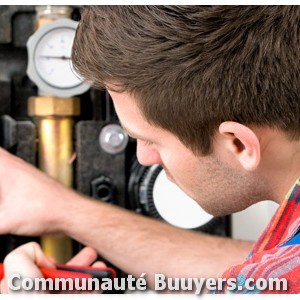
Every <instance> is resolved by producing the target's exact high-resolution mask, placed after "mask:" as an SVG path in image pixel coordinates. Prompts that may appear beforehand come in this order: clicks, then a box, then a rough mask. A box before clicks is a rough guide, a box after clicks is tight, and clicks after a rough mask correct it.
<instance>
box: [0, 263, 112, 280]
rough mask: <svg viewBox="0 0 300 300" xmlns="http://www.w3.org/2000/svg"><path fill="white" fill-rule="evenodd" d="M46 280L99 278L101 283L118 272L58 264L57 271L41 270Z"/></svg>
mask: <svg viewBox="0 0 300 300" xmlns="http://www.w3.org/2000/svg"><path fill="white" fill-rule="evenodd" d="M40 270H41V273H42V274H43V276H44V278H51V279H55V278H65V279H67V278H71V279H75V278H80V279H82V278H97V279H99V281H101V280H102V279H104V278H110V279H114V278H116V271H115V270H114V269H113V268H93V267H82V266H69V265H61V264H57V265H56V269H46V268H40ZM3 277H4V267H3V264H1V263H0V280H1V279H2V278H3Z"/></svg>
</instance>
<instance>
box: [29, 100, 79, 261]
mask: <svg viewBox="0 0 300 300" xmlns="http://www.w3.org/2000/svg"><path fill="white" fill-rule="evenodd" d="M79 111H80V108H79V98H65V99H62V98H57V97H51V96H40V97H30V98H29V102H28V114H29V115H31V116H33V117H34V120H35V123H36V125H37V128H38V139H39V146H38V155H39V168H40V169H41V170H42V171H44V172H46V173H47V174H48V175H50V176H51V177H53V178H55V179H56V180H58V181H60V182H61V183H62V184H64V185H66V186H68V187H72V185H73V168H72V164H71V162H70V159H71V157H72V155H73V141H72V137H73V134H72V132H73V122H74V121H73V116H76V115H78V114H79ZM41 246H42V248H43V250H44V252H45V254H46V255H48V256H51V257H53V258H54V259H55V260H56V261H58V262H60V263H65V262H66V261H67V260H69V259H70V258H71V257H72V240H71V239H70V238H68V237H61V236H59V237H57V236H42V237H41Z"/></svg>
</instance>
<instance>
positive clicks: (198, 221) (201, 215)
mask: <svg viewBox="0 0 300 300" xmlns="http://www.w3.org/2000/svg"><path fill="white" fill-rule="evenodd" d="M153 201H154V204H155V207H156V209H157V211H158V212H159V214H160V215H161V217H162V218H163V219H164V220H165V221H167V222H168V223H170V224H172V225H174V226H177V227H181V228H185V229H193V228H197V227H200V226H202V225H204V224H206V223H207V222H209V221H210V220H211V219H212V218H213V216H212V215H210V214H208V213H207V212H205V211H204V210H203V209H202V208H201V207H200V206H199V204H197V203H196V202H195V201H194V200H193V199H192V198H190V197H189V196H187V195H186V194H185V193H184V192H183V191H182V190H181V189H180V188H179V187H178V186H177V185H176V184H174V183H173V182H171V181H169V180H168V178H167V176H166V172H165V171H164V170H162V171H161V172H160V173H159V174H158V176H157V178H156V181H155V183H154V187H153Z"/></svg>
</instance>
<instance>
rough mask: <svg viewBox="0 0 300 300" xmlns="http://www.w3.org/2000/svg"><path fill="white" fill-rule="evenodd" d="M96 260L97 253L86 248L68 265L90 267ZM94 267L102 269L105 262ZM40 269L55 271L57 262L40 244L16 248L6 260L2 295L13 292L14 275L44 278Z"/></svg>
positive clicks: (29, 244)
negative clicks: (11, 284)
mask: <svg viewBox="0 0 300 300" xmlns="http://www.w3.org/2000/svg"><path fill="white" fill-rule="evenodd" d="M96 258H97V252H96V251H95V250H94V249H92V248H90V247H85V248H84V249H82V250H81V251H80V252H79V253H78V254H77V255H76V256H74V257H73V258H72V259H71V260H70V261H69V262H68V263H67V264H70V265H76V266H89V265H90V264H91V263H93V262H94V261H95V260H96ZM93 267H97V268H101V267H105V264H104V263H103V262H95V263H94V264H93ZM39 268H48V269H55V261H54V260H53V259H52V258H50V257H47V256H46V255H45V254H44V253H43V252H42V250H41V248H40V245H39V244H37V243H35V242H31V243H27V244H25V245H22V246H20V247H18V248H16V249H15V250H14V251H12V252H11V253H9V254H8V255H7V256H6V258H5V260H4V273H5V277H4V279H3V280H2V281H1V290H0V291H1V292H0V293H1V294H6V293H11V292H12V291H11V290H9V287H8V278H9V276H10V275H12V274H19V275H21V277H23V278H32V279H34V278H43V275H42V273H41V271H40V270H39ZM34 292H39V291H34ZM41 292H42V291H41Z"/></svg>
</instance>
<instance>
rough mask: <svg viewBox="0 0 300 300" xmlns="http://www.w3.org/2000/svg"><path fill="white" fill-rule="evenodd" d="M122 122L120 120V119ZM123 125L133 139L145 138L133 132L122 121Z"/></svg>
mask: <svg viewBox="0 0 300 300" xmlns="http://www.w3.org/2000/svg"><path fill="white" fill-rule="evenodd" d="M119 122H120V121H119ZM120 125H121V127H122V128H123V130H124V131H125V132H126V133H127V134H128V135H129V136H130V137H131V138H133V139H139V140H144V138H143V137H141V136H138V135H137V134H135V133H133V132H131V131H130V130H129V129H128V128H127V127H126V126H124V125H123V124H122V123H121V122H120Z"/></svg>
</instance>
